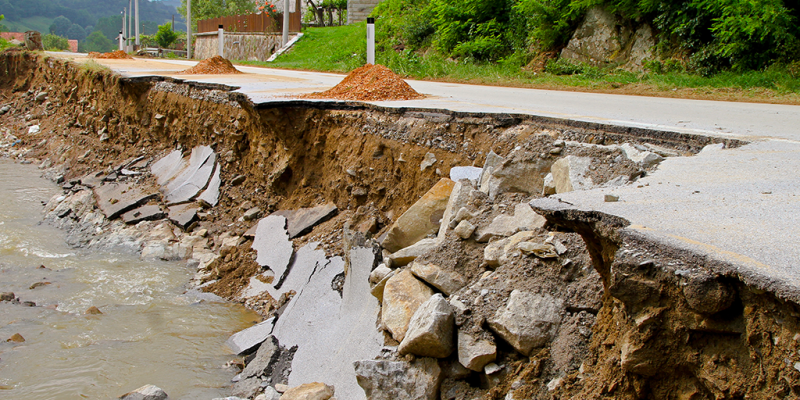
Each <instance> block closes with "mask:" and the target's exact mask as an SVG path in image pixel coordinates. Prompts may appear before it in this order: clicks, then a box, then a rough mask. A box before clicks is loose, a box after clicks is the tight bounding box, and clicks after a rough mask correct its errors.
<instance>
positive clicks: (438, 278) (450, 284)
mask: <svg viewBox="0 0 800 400" xmlns="http://www.w3.org/2000/svg"><path fill="white" fill-rule="evenodd" d="M411 272H412V273H413V274H414V275H415V276H416V277H417V278H419V279H422V280H423V281H425V282H427V283H428V284H429V285H431V286H433V287H435V288H437V289H439V290H441V291H442V293H444V294H445V295H446V296H450V295H451V294H453V293H455V292H457V291H458V290H459V289H461V288H462V287H464V285H466V284H467V281H466V279H464V277H463V276H462V275H461V274H459V273H458V272H455V271H448V270H444V269H442V268H441V267H439V266H438V265H436V264H431V263H427V264H423V263H417V262H415V263H413V264H412V265H411Z"/></svg>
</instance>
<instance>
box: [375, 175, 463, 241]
mask: <svg viewBox="0 0 800 400" xmlns="http://www.w3.org/2000/svg"><path fill="white" fill-rule="evenodd" d="M454 186H455V182H453V181H451V180H450V179H447V178H443V179H441V180H439V182H437V183H436V185H434V186H433V187H432V188H431V189H430V190H428V192H427V193H425V195H423V196H422V198H420V199H419V200H418V201H417V202H416V203H414V205H412V206H411V207H410V208H409V209H408V210H407V211H406V212H405V213H403V215H401V216H400V218H398V219H397V221H395V222H394V224H392V226H391V228H389V231H388V233H387V235H386V238H385V239H384V240H383V242H382V243H381V245H382V246H383V248H385V249H386V250H389V251H390V252H396V251H398V250H400V249H402V248H404V247H408V246H411V245H412V244H414V243H417V242H419V241H420V240H422V239H423V238H425V237H426V236H428V235H429V234H432V233H436V232H437V231H438V230H439V223H440V221H441V219H442V217H443V215H444V212H445V209H446V208H447V203H448V201H449V200H450V193H451V192H452V191H453V187H454Z"/></svg>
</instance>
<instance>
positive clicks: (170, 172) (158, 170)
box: [150, 150, 184, 185]
mask: <svg viewBox="0 0 800 400" xmlns="http://www.w3.org/2000/svg"><path fill="white" fill-rule="evenodd" d="M182 161H183V158H182V155H181V151H180V150H173V151H172V152H170V153H169V154H167V155H166V156H164V157H163V158H161V159H160V160H158V161H156V162H155V163H153V165H152V166H150V172H151V173H152V174H153V176H155V177H156V183H158V184H159V185H164V184H166V183H167V182H168V181H169V180H170V179H172V178H174V177H175V175H177V174H178V172H180V171H181V170H182V169H183V167H184V165H183V164H182Z"/></svg>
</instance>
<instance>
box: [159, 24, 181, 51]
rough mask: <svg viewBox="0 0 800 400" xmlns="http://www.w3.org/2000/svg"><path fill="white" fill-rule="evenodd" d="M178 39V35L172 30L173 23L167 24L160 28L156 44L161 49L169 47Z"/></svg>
mask: <svg viewBox="0 0 800 400" xmlns="http://www.w3.org/2000/svg"><path fill="white" fill-rule="evenodd" d="M177 38H178V33H177V32H175V31H173V30H172V23H171V22H167V23H166V24H164V25H159V26H158V32H156V37H155V40H156V43H158V45H159V46H160V47H164V48H166V47H169V45H171V44H172V42H174V41H175V39H177Z"/></svg>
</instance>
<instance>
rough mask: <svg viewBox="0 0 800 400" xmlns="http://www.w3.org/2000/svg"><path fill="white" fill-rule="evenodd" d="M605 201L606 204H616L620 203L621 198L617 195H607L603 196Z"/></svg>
mask: <svg viewBox="0 0 800 400" xmlns="http://www.w3.org/2000/svg"><path fill="white" fill-rule="evenodd" d="M603 201H605V202H606V203H616V202H618V201H619V196H617V195H615V194H607V195H605V196H603Z"/></svg>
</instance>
